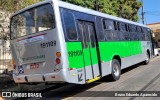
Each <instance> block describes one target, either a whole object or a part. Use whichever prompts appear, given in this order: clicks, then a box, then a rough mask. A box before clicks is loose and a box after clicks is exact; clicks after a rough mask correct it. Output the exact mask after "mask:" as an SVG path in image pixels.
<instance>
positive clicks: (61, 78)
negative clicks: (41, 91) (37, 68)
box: [13, 69, 67, 83]
mask: <svg viewBox="0 0 160 100" xmlns="http://www.w3.org/2000/svg"><path fill="white" fill-rule="evenodd" d="M66 72H67V70H66V69H62V70H60V71H59V72H54V73H46V74H31V75H16V74H13V79H14V81H15V82H16V83H34V82H36V83H37V82H39V83H42V82H43V83H44V82H55V83H57V82H67V74H66Z"/></svg>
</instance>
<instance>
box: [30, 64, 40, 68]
mask: <svg viewBox="0 0 160 100" xmlns="http://www.w3.org/2000/svg"><path fill="white" fill-rule="evenodd" d="M38 68H39V64H38V63H34V64H30V69H38Z"/></svg>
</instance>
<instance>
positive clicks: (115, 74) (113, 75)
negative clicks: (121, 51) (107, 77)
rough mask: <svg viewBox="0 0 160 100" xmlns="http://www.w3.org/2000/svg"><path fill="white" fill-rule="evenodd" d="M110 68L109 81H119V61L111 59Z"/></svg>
mask: <svg viewBox="0 0 160 100" xmlns="http://www.w3.org/2000/svg"><path fill="white" fill-rule="evenodd" d="M111 67H112V72H111V79H112V80H113V81H116V80H119V79H120V75H121V68H120V63H119V61H118V60H117V59H113V60H112V66H111Z"/></svg>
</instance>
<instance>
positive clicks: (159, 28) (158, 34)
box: [147, 22, 160, 48]
mask: <svg viewBox="0 0 160 100" xmlns="http://www.w3.org/2000/svg"><path fill="white" fill-rule="evenodd" d="M147 26H148V27H149V28H151V30H152V31H153V33H154V35H153V38H154V40H155V41H156V43H157V47H159V48H160V22H158V23H152V24H147Z"/></svg>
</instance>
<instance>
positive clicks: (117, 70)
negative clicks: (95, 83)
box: [113, 64, 120, 77]
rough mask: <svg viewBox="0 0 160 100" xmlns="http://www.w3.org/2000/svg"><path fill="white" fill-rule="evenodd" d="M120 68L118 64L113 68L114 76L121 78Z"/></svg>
mask: <svg viewBox="0 0 160 100" xmlns="http://www.w3.org/2000/svg"><path fill="white" fill-rule="evenodd" d="M119 73H120V72H119V68H118V65H117V64H114V66H113V74H114V75H115V76H116V77H118V76H119Z"/></svg>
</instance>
